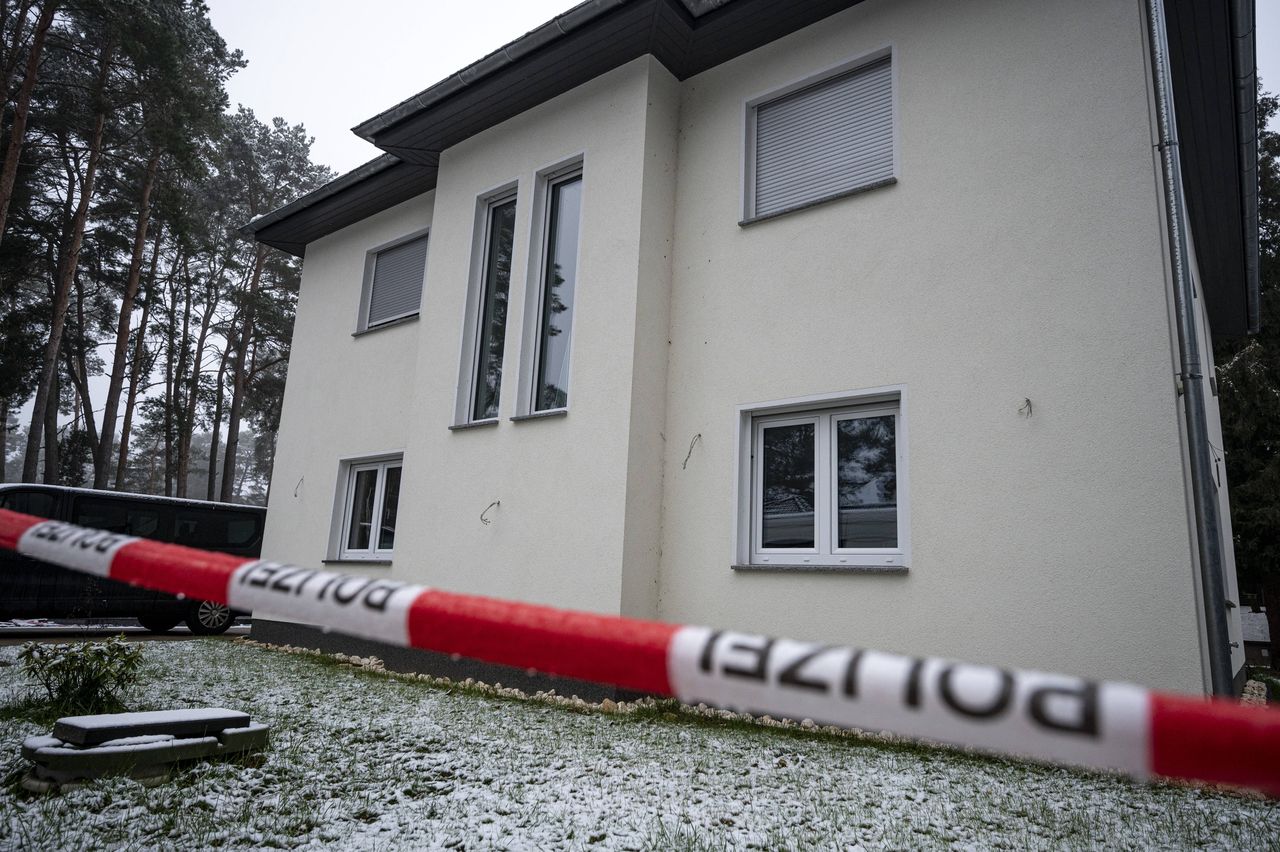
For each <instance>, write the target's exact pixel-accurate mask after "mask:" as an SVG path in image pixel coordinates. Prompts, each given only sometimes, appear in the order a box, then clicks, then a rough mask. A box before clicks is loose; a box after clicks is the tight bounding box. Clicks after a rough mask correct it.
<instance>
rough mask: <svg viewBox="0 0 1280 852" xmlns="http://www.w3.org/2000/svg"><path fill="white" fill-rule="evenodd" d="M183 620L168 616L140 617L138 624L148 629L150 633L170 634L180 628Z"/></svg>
mask: <svg viewBox="0 0 1280 852" xmlns="http://www.w3.org/2000/svg"><path fill="white" fill-rule="evenodd" d="M181 620H182V619H181V618H174V617H172V616H168V615H140V616H138V623H139V624H141V625H142V626H143V627H145V628H146V629H147V632H149V633H168V632H169V631H170V630H172V629H173V628H175V627H177V626H178V622H179V621H181Z"/></svg>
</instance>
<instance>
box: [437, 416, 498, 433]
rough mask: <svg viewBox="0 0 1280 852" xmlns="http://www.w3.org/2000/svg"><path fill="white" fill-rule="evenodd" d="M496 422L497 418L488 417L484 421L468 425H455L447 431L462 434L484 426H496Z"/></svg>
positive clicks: (472, 422) (476, 421) (475, 421)
mask: <svg viewBox="0 0 1280 852" xmlns="http://www.w3.org/2000/svg"><path fill="white" fill-rule="evenodd" d="M498 422H499V420H498V418H497V417H489V418H486V419H484V420H472V421H471V422H469V423H455V424H453V425H452V426H450V427H449V431H450V432H463V431H466V430H467V429H480V428H482V427H485V426H497V425H498Z"/></svg>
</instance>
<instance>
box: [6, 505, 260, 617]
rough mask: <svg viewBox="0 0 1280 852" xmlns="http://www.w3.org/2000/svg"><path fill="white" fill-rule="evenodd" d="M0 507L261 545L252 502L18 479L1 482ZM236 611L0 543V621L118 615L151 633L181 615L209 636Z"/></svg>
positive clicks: (196, 539) (247, 550)
mask: <svg viewBox="0 0 1280 852" xmlns="http://www.w3.org/2000/svg"><path fill="white" fill-rule="evenodd" d="M0 509H9V510H11V511H14V512H23V513H25V514H28V515H36V516H38V517H41V518H50V519H53V520H59V521H69V522H71V523H73V524H79V525H80V526H84V527H93V528H94V529H100V530H110V531H111V532H116V533H124V534H125V535H136V536H141V537H142V538H149V539H154V540H155V541H165V542H172V543H174V544H184V545H187V546H188V547H198V548H201V549H203V550H218V551H221V552H223V553H230V554H233V555H235V556H245V557H249V558H255V557H257V556H258V554H259V553H261V551H262V527H263V523H264V522H265V520H266V514H267V510H266V509H264V508H261V507H259V506H239V505H233V504H229V503H208V502H205V501H203V500H184V499H178V498H173V497H155V496H152V495H149V494H121V493H119V492H116V491H93V490H91V489H87V488H66V487H63V486H58V485H29V484H25V483H24V484H11V485H0ZM240 614H242V613H237V612H235V611H233V610H231V609H228V608H227V607H225V606H223V605H222V604H219V603H214V602H213V601H191V600H181V599H179V598H176V597H174V596H173V595H166V594H164V593H162V592H152V591H149V590H147V589H140V588H137V587H135V586H130V585H128V584H127V583H120V582H117V581H115V580H108V579H105V578H100V577H93V576H90V575H88V574H82V573H80V572H78V571H71V570H69V569H66V568H61V567H59V566H57V565H50V564H49V563H47V562H41V561H39V560H36V559H30V558H28V557H25V556H20V555H18V554H17V553H14V552H13V551H8V550H0V621H4V620H9V619H14V618H101V617H106V616H116V617H119V616H125V617H131V618H136V619H138V621H139V622H140V623H141V624H142V626H143V627H145V628H147V629H148V630H150V631H152V632H153V633H165V632H167V631H169V630H171V629H172V628H174V627H176V626H177V625H178V622H180V621H185V622H186V623H187V627H189V628H191V632H192V633H198V634H202V635H212V634H216V633H222V632H224V631H225V630H226V629H227V628H228V627H230V626H231V623H232V622H233V621H234V620H235V618H236V616H237V615H240Z"/></svg>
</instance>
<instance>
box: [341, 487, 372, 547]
mask: <svg viewBox="0 0 1280 852" xmlns="http://www.w3.org/2000/svg"><path fill="white" fill-rule="evenodd" d="M377 483H378V471H377V470H362V471H359V472H357V473H356V485H355V493H354V494H353V495H352V497H351V530H350V532H349V533H348V534H347V547H348V548H350V549H351V550H368V549H369V540H370V539H371V538H372V530H373V498H374V490H375V487H376V486H377Z"/></svg>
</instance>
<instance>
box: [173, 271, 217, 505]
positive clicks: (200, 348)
mask: <svg viewBox="0 0 1280 852" xmlns="http://www.w3.org/2000/svg"><path fill="white" fill-rule="evenodd" d="M215 286H216V285H215V284H214V283H213V281H212V280H211V281H210V283H209V286H208V288H207V289H206V290H205V306H204V314H203V315H202V316H201V317H200V334H199V336H197V338H196V347H195V351H194V354H193V355H192V359H191V361H192V363H191V379H190V381H188V382H187V396H186V399H185V402H186V410H185V411H183V413H182V422H183V423H184V424H185V426H186V428H185V430H184V431H183V434H182V435H181V436H180V440H179V442H178V496H179V497H186V496H187V479H188V477H189V476H190V472H191V440H192V438H193V437H194V436H195V423H196V399H197V397H198V396H199V394H200V367H201V365H202V364H203V363H204V346H205V342H206V341H207V340H208V337H209V325H210V323H211V322H212V320H213V309H214V307H215V304H214V303H215V300H216V299H217V294H216V293H215V292H214V290H215Z"/></svg>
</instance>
